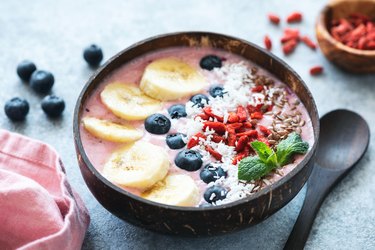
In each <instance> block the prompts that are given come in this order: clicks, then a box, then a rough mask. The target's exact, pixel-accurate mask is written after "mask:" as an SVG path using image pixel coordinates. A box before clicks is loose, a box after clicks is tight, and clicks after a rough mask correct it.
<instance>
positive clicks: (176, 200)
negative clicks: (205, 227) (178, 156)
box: [141, 175, 200, 206]
mask: <svg viewBox="0 0 375 250" xmlns="http://www.w3.org/2000/svg"><path fill="white" fill-rule="evenodd" d="M141 196H142V197H143V198H145V199H148V200H152V201H155V202H159V203H164V204H168V205H174V206H195V205H197V204H198V202H199V199H200V198H199V190H198V187H197V185H196V184H195V182H194V180H193V179H192V178H191V177H190V176H188V175H168V176H167V177H166V178H165V179H164V180H162V181H159V182H158V183H156V184H155V185H154V186H153V187H152V188H151V189H150V190H147V191H145V192H144V193H142V194H141Z"/></svg>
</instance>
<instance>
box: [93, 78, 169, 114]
mask: <svg viewBox="0 0 375 250" xmlns="http://www.w3.org/2000/svg"><path fill="white" fill-rule="evenodd" d="M100 98H101V100H102V102H103V103H104V105H105V106H106V107H107V108H108V109H110V110H111V111H112V113H113V114H115V115H116V116H118V117H120V118H123V119H125V120H143V119H145V118H146V117H148V116H149V115H151V114H154V113H155V112H157V111H158V110H160V109H161V107H162V104H161V102H160V101H158V100H155V99H153V98H151V97H149V96H147V95H145V94H144V93H143V92H142V91H141V90H140V89H139V88H136V87H132V86H129V84H126V83H120V82H115V83H110V84H108V85H107V86H105V88H104V90H103V91H102V92H101V93H100Z"/></svg>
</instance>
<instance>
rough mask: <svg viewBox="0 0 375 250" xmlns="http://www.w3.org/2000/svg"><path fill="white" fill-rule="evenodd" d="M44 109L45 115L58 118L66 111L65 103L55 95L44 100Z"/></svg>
mask: <svg viewBox="0 0 375 250" xmlns="http://www.w3.org/2000/svg"><path fill="white" fill-rule="evenodd" d="M41 106H42V109H43V111H44V113H46V114H47V115H48V116H51V117H57V116H59V115H61V113H62V112H63V111H64V109H65V102H64V100H63V99H62V98H60V97H58V96H55V95H48V96H46V97H44V98H43V100H42V105H41Z"/></svg>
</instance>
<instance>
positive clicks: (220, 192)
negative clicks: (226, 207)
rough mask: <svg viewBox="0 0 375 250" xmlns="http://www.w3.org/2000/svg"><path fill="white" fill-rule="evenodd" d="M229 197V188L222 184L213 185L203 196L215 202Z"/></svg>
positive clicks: (209, 201)
mask: <svg viewBox="0 0 375 250" xmlns="http://www.w3.org/2000/svg"><path fill="white" fill-rule="evenodd" d="M225 197H227V190H226V189H225V188H223V187H221V186H212V187H209V188H207V189H206V191H205V192H204V194H203V198H204V199H205V200H206V201H207V202H208V203H213V202H216V201H219V200H223V199H225Z"/></svg>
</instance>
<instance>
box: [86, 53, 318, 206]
mask: <svg viewBox="0 0 375 250" xmlns="http://www.w3.org/2000/svg"><path fill="white" fill-rule="evenodd" d="M209 54H215V55H217V56H219V57H220V58H222V59H223V68H224V67H225V66H228V68H230V67H229V66H230V65H235V64H239V63H240V62H242V65H243V67H245V68H247V69H249V71H250V69H251V68H253V67H254V66H256V65H254V64H253V63H251V62H249V61H247V60H246V59H244V58H242V57H240V56H237V55H234V54H231V53H229V52H226V51H223V50H217V49H212V48H187V47H176V48H169V49H164V50H158V51H155V52H152V53H149V54H146V55H144V56H142V57H140V58H136V59H134V60H132V61H131V62H129V63H127V64H124V65H123V66H121V67H120V68H118V69H117V70H115V71H114V72H113V73H111V74H110V75H109V76H108V77H107V78H106V79H105V80H104V81H103V82H102V83H101V84H100V86H99V87H98V88H97V89H96V90H95V91H94V92H93V93H92V96H90V97H89V98H88V100H87V101H86V103H85V104H84V110H85V112H84V114H83V117H86V116H90V117H96V118H101V119H106V120H110V121H114V122H116V123H127V124H129V123H130V124H132V125H133V126H135V127H137V128H139V129H142V130H144V125H143V124H144V121H143V120H142V121H132V122H128V121H124V120H122V119H120V118H118V117H116V116H115V115H114V114H112V113H111V111H110V110H108V109H107V108H106V107H105V106H104V105H103V104H102V102H101V100H100V93H101V91H102V90H103V88H104V87H105V86H106V85H107V84H109V83H112V82H123V83H127V84H133V85H134V86H138V84H139V82H140V80H141V78H142V74H143V71H144V69H145V67H146V66H147V65H148V64H149V63H150V62H152V61H154V60H155V59H160V58H164V57H174V58H179V59H181V60H183V61H184V62H186V63H188V64H189V65H191V66H193V67H195V68H196V69H197V70H198V71H199V72H200V73H201V74H202V75H203V76H204V77H205V78H206V79H207V81H208V82H209V83H210V84H211V85H212V84H217V83H221V84H222V83H224V82H225V80H223V79H225V77H227V76H228V75H230V74H231V71H230V70H229V71H225V70H224V69H223V70H222V71H220V69H215V70H213V71H208V70H203V69H201V68H200V67H199V61H200V60H201V58H202V57H204V56H206V55H209ZM228 72H229V73H228ZM258 74H261V75H264V76H267V77H268V78H271V79H272V80H273V81H274V83H273V84H272V86H273V87H274V88H279V89H282V90H284V91H285V92H286V93H287V95H286V96H285V99H286V100H287V101H288V103H296V102H298V101H299V99H298V97H297V96H296V95H295V94H294V93H293V92H292V91H291V90H290V89H289V88H288V87H287V86H286V85H285V84H284V83H282V82H280V81H279V80H278V79H277V78H275V77H274V76H273V75H271V74H270V73H269V72H266V71H265V70H262V69H259V70H258ZM228 82H230V81H229V80H228ZM228 84H229V83H228ZM224 87H225V85H224ZM207 90H208V88H207V89H206V91H204V92H203V93H206V94H207ZM207 95H208V94H207ZM189 98H190V97H186V98H184V99H182V100H178V101H173V102H164V104H163V108H162V110H160V111H159V112H158V113H162V114H164V115H166V116H167V117H169V115H168V112H167V108H168V107H169V106H171V105H173V104H178V103H181V104H186V103H187V102H188V100H189ZM295 106H296V107H295V108H293V105H284V106H283V107H277V106H274V107H273V109H272V112H277V111H281V113H280V114H281V115H283V114H288V113H295V112H299V113H300V118H301V120H303V121H304V125H303V126H301V128H300V129H301V131H300V132H301V137H302V139H303V140H304V141H307V142H308V143H309V145H310V146H312V145H313V142H314V138H313V128H312V124H311V120H310V117H309V115H308V113H307V111H306V109H305V107H304V106H303V104H298V105H295ZM213 108H215V107H213ZM292 108H293V110H292ZM193 112H195V111H193ZM218 112H219V111H218ZM272 112H269V113H270V114H269V115H264V117H263V119H261V120H259V122H258V124H260V125H263V126H266V127H269V126H272V122H273V120H274V117H273V116H272ZM188 119H191V118H181V119H178V120H176V119H171V121H172V127H171V130H170V131H169V133H174V132H181V131H180V128H183V127H184V126H186V123H187V120H188ZM80 129H81V139H82V143H83V147H84V149H85V153H86V155H87V156H88V158H89V160H90V161H91V163H92V164H93V166H94V167H95V168H97V170H98V171H99V172H101V171H102V169H103V166H104V164H105V163H106V161H107V160H108V158H109V157H110V155H111V154H112V152H114V151H115V150H116V149H117V148H119V147H120V146H122V145H123V144H121V143H114V142H108V141H104V140H102V139H98V138H96V137H94V136H92V135H91V134H90V133H89V132H87V131H86V130H85V129H84V127H83V126H82V125H81V127H80ZM183 132H186V131H183ZM165 138H166V135H154V134H150V133H148V132H147V131H145V130H144V136H143V138H141V140H144V141H148V142H151V143H153V144H155V145H159V146H161V147H163V148H165V150H166V151H167V152H168V155H169V160H170V169H169V172H170V173H180V174H186V175H189V176H191V177H192V178H193V179H194V180H195V181H196V184H197V185H198V187H199V189H200V192H201V194H202V196H203V192H204V191H205V190H206V188H207V184H206V183H204V182H203V181H201V180H200V177H199V171H195V172H188V171H186V170H183V169H180V168H178V167H177V166H175V164H174V159H175V156H176V154H177V153H178V152H179V151H180V150H172V149H170V148H169V147H168V146H167V145H166V141H165ZM303 157H304V156H303V155H301V156H296V157H295V160H294V162H293V163H292V164H288V165H286V166H284V167H282V168H281V169H280V170H279V171H277V173H276V172H273V173H271V174H269V175H268V176H266V177H265V178H264V180H265V181H264V183H265V184H266V185H267V184H270V183H273V182H275V181H277V180H278V179H280V178H282V176H284V175H286V174H287V173H288V172H290V171H291V170H292V169H293V168H294V167H295V166H296V165H297V164H298V163H299V162H300V161H301V160H302V159H303ZM210 159H212V158H210ZM206 161H207V159H206ZM205 163H206V162H205ZM205 163H204V164H205ZM236 172H237V167H236V166H232V169H229V170H228V174H229V175H232V178H235V177H236V176H235V175H236ZM237 182H238V181H237ZM222 183H223V185H232V184H231V183H234V182H233V181H232V182H229V181H227V182H226V183H224V182H222ZM256 185H257V184H256V183H250V184H248V185H247V186H245V188H247V189H248V191H249V192H247V191H243V193H244V194H246V195H248V194H250V193H252V192H255V191H257V190H259V189H257V188H256ZM122 188H124V189H126V190H128V191H130V192H132V193H134V194H140V192H142V190H137V189H129V188H126V187H122ZM228 189H231V187H228ZM234 190H237V189H236V188H233V192H234ZM236 192H237V191H236ZM229 196H230V195H229ZM230 197H232V198H231V199H229V198H230ZM230 197H229V198H228V201H226V202H230V201H233V200H236V199H239V198H242V197H243V195H242V194H241V195H238V194H237V193H236V194H234V193H233V194H232V196H230ZM201 203H204V200H203V199H202V202H201ZM197 205H198V204H197Z"/></svg>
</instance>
